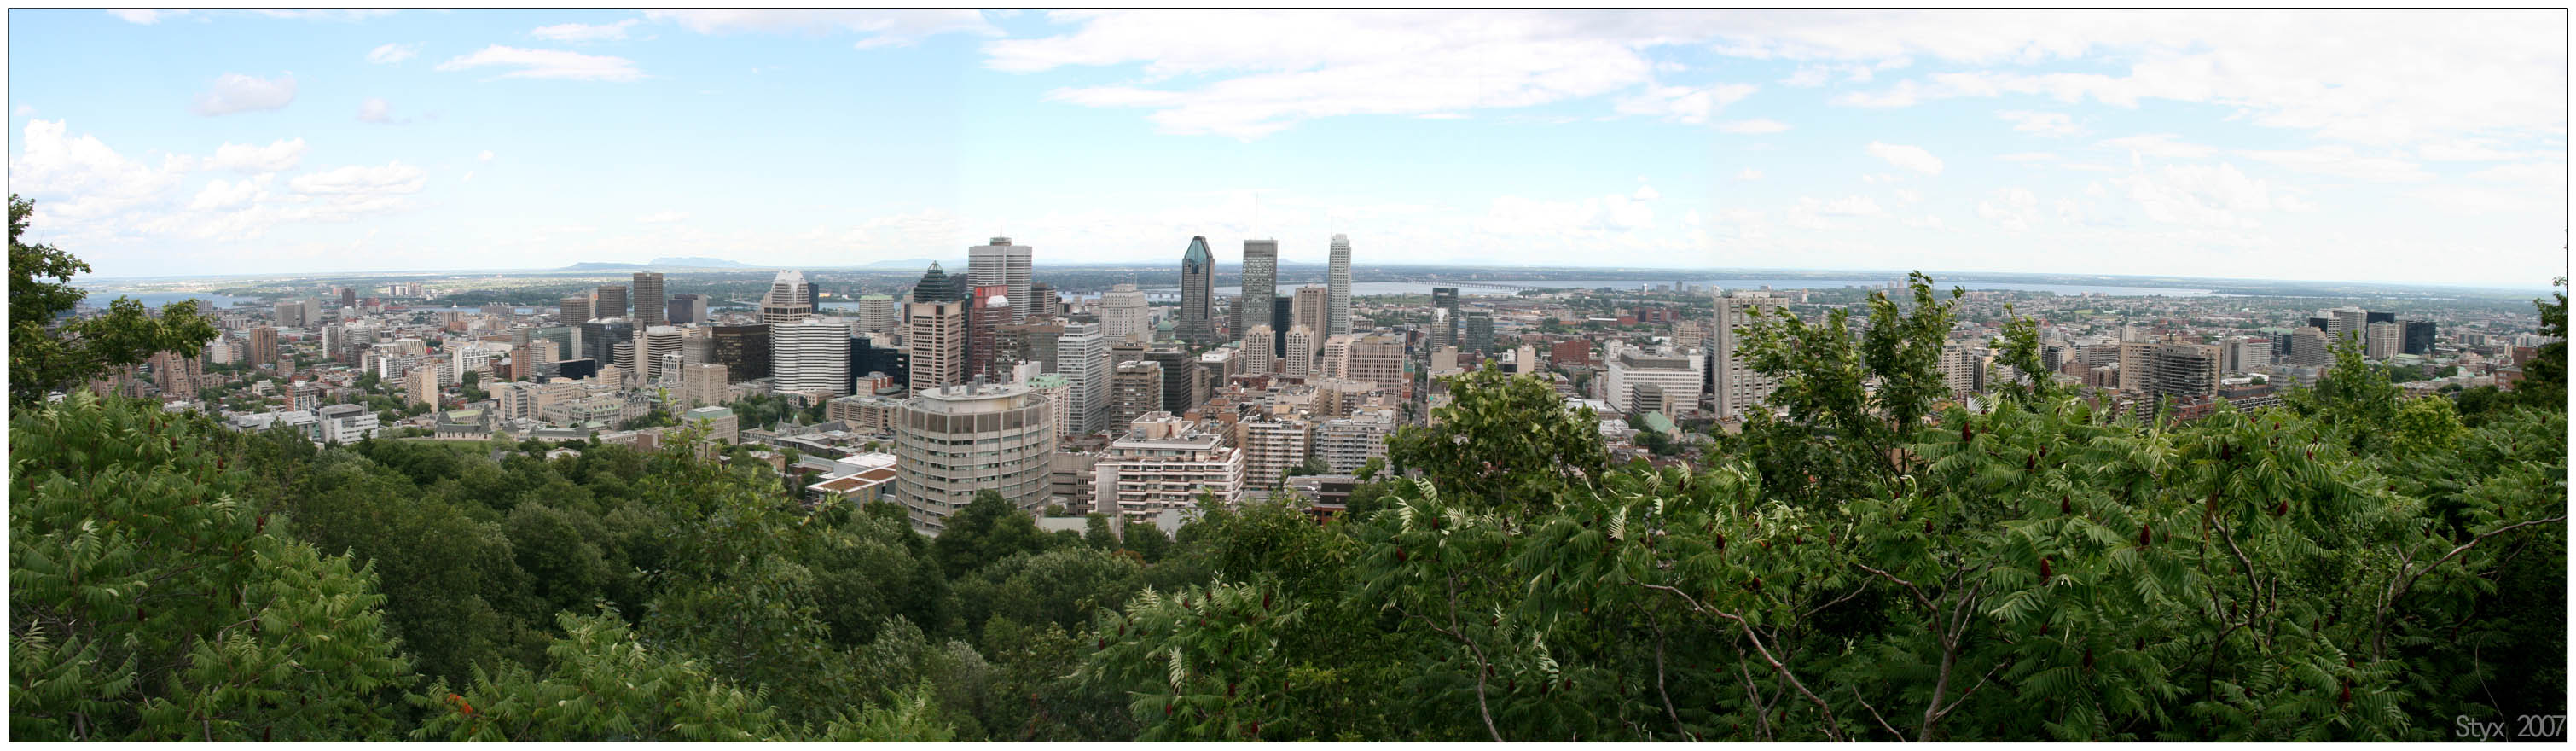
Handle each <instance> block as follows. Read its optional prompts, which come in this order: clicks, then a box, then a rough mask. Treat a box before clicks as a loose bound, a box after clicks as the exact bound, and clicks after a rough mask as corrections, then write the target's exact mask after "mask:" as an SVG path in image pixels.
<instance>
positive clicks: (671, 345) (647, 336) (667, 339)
mask: <svg viewBox="0 0 2576 751" xmlns="http://www.w3.org/2000/svg"><path fill="white" fill-rule="evenodd" d="M643 332H644V333H642V334H640V335H638V336H636V337H635V342H636V344H637V351H636V353H635V356H636V358H637V360H636V362H637V364H639V365H640V366H642V367H643V368H644V381H645V382H646V383H651V382H653V381H655V380H659V379H660V378H661V377H662V359H663V358H662V356H663V355H676V354H680V345H681V342H682V341H684V340H686V339H687V336H686V335H685V334H683V333H682V332H681V331H680V328H679V327H677V326H651V327H647V328H644V329H643ZM684 361H685V360H684Z"/></svg>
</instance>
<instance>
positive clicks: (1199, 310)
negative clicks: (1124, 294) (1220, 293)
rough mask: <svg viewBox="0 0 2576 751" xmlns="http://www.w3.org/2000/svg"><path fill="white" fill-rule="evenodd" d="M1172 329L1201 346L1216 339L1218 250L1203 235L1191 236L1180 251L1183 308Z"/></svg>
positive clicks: (1186, 339) (1183, 337) (1181, 336)
mask: <svg viewBox="0 0 2576 751" xmlns="http://www.w3.org/2000/svg"><path fill="white" fill-rule="evenodd" d="M1172 333H1173V335H1175V336H1178V337H1180V339H1181V341H1185V342H1189V343H1190V344H1192V345H1196V346H1201V347H1205V346H1208V345H1211V344H1214V343H1216V341H1217V338H1216V254H1214V253H1210V252H1208V246H1207V238H1206V237H1204V236H1193V237H1191V238H1190V247H1189V250H1186V251H1182V253H1181V311H1180V319H1179V322H1178V323H1177V324H1175V325H1174V326H1173V330H1172Z"/></svg>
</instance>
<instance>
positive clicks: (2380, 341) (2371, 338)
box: [2362, 321, 2406, 360]
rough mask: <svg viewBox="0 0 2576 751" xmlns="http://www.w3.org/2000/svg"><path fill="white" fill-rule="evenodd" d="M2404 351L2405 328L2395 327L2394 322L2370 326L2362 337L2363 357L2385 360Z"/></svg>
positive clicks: (2395, 323)
mask: <svg viewBox="0 0 2576 751" xmlns="http://www.w3.org/2000/svg"><path fill="white" fill-rule="evenodd" d="M2404 351H2406V328H2405V327H2403V326H2399V325H2397V322H2396V321H2380V322H2378V323H2373V324H2370V326H2369V328H2368V329H2367V330H2366V331H2365V332H2364V333H2363V335H2362V356H2363V357H2367V358H2370V359H2373V360H2386V359H2388V358H2390V357H2392V356H2395V355H2397V354H2398V353H2400V352H2404Z"/></svg>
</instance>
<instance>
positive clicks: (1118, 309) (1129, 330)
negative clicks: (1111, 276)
mask: <svg viewBox="0 0 2576 751" xmlns="http://www.w3.org/2000/svg"><path fill="white" fill-rule="evenodd" d="M1150 315H1151V313H1150V312H1149V311H1148V310H1147V309H1146V306H1145V293H1143V292H1138V291H1136V285H1133V284H1118V285H1113V286H1111V287H1110V288H1109V291H1108V292H1105V293H1102V294H1101V295H1100V333H1101V335H1102V336H1106V337H1109V341H1112V342H1117V341H1125V340H1131V339H1132V340H1135V341H1140V342H1141V341H1151V340H1152V339H1153V338H1154V324H1153V322H1152V319H1151V318H1150V317H1149V316H1150Z"/></svg>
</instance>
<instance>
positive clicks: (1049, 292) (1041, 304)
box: [1029, 282, 1064, 318]
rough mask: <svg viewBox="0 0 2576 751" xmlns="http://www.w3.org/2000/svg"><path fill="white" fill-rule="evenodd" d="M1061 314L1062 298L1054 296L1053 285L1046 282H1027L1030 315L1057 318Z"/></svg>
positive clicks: (1062, 313)
mask: <svg viewBox="0 0 2576 751" xmlns="http://www.w3.org/2000/svg"><path fill="white" fill-rule="evenodd" d="M1063 315H1064V298H1062V297H1057V296H1056V294H1055V285H1053V284H1048V283H1046V282H1029V316H1030V317H1032V318H1058V317H1062V316H1063Z"/></svg>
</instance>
